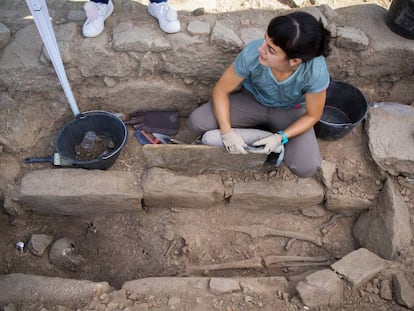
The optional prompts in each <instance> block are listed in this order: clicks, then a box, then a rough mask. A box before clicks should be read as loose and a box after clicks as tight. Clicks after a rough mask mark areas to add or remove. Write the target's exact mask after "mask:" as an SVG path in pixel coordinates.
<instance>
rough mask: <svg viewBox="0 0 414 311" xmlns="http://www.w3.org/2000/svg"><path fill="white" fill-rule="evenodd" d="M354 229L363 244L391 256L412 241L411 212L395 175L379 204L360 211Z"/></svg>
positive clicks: (390, 258)
mask: <svg viewBox="0 0 414 311" xmlns="http://www.w3.org/2000/svg"><path fill="white" fill-rule="evenodd" d="M353 233H354V237H355V239H356V240H357V241H358V243H359V244H360V245H361V246H362V247H365V248H367V249H369V250H371V251H372V252H374V253H376V254H378V255H380V256H381V257H383V258H386V259H389V260H393V259H396V258H397V257H398V254H399V252H400V250H402V249H403V248H405V247H406V246H409V245H410V243H411V239H412V237H413V234H412V231H411V225H410V213H409V211H408V208H407V205H406V204H405V202H404V200H403V198H402V196H401V194H400V193H399V190H398V189H396V187H395V185H394V183H393V181H392V180H391V179H389V180H387V181H386V183H385V185H384V188H383V190H382V192H381V194H380V197H379V199H378V204H377V205H376V206H374V207H372V208H371V209H370V210H369V211H367V212H365V213H363V214H361V215H360V217H359V219H358V221H357V223H356V224H355V225H354V228H353Z"/></svg>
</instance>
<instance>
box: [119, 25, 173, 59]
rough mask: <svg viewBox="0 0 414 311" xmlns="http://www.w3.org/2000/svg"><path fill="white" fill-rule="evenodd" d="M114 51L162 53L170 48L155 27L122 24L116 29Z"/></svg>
mask: <svg viewBox="0 0 414 311" xmlns="http://www.w3.org/2000/svg"><path fill="white" fill-rule="evenodd" d="M113 42H114V49H115V50H118V51H137V52H141V53H146V52H148V51H153V52H161V51H165V50H168V49H169V48H170V43H169V41H168V40H167V39H166V38H164V37H163V36H160V33H159V31H158V29H156V28H155V26H154V25H139V26H137V25H134V24H131V23H126V22H122V23H120V24H118V25H117V26H116V27H115V28H114V32H113Z"/></svg>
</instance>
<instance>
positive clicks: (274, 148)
mask: <svg viewBox="0 0 414 311" xmlns="http://www.w3.org/2000/svg"><path fill="white" fill-rule="evenodd" d="M253 146H256V147H257V146H264V147H263V149H256V150H249V152H251V153H266V154H269V153H271V152H274V153H280V152H281V151H282V148H283V145H282V137H280V135H279V134H273V135H271V136H268V137H265V138H262V139H259V140H258V141H255V142H254V143H253Z"/></svg>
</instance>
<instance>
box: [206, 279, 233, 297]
mask: <svg viewBox="0 0 414 311" xmlns="http://www.w3.org/2000/svg"><path fill="white" fill-rule="evenodd" d="M208 288H209V291H210V293H212V294H214V295H216V296H220V295H225V294H230V293H235V292H239V291H241V288H240V284H239V282H237V281H235V280H233V279H228V278H211V279H210V282H209V283H208Z"/></svg>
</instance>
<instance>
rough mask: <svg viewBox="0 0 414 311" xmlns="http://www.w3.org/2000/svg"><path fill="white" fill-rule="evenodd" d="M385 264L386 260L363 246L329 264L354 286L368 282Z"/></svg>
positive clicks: (386, 263) (386, 264)
mask: <svg viewBox="0 0 414 311" xmlns="http://www.w3.org/2000/svg"><path fill="white" fill-rule="evenodd" d="M387 266H388V262H387V261H386V260H384V259H382V258H381V257H379V256H377V255H375V254H374V253H371V252H370V251H369V250H367V249H365V248H359V249H357V250H355V251H353V252H352V253H349V254H348V255H346V256H344V257H343V258H342V259H340V260H338V261H337V262H335V263H334V264H333V265H331V267H332V269H333V270H335V271H336V272H337V273H339V274H341V275H342V276H344V278H345V279H346V280H347V281H348V282H350V283H351V284H352V286H353V287H354V288H358V287H360V286H361V285H363V284H364V283H366V282H368V281H369V280H371V279H372V278H373V277H375V275H377V273H379V272H381V271H382V270H383V269H385V268H386V267H387Z"/></svg>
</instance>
